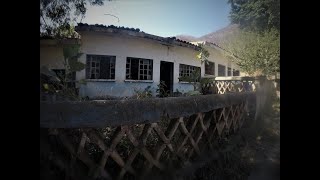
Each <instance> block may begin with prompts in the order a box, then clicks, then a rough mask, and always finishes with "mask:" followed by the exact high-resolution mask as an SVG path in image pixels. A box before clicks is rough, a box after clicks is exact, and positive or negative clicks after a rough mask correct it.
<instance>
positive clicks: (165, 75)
mask: <svg viewBox="0 0 320 180" xmlns="http://www.w3.org/2000/svg"><path fill="white" fill-rule="evenodd" d="M161 81H164V83H165V85H166V87H165V90H167V91H169V94H172V93H173V63H172V62H167V61H161V62H160V82H161Z"/></svg>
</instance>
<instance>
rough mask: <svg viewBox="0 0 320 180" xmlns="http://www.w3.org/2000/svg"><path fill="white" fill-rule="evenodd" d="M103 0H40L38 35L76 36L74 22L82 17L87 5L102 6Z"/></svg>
mask: <svg viewBox="0 0 320 180" xmlns="http://www.w3.org/2000/svg"><path fill="white" fill-rule="evenodd" d="M104 1H105V0H40V36H50V37H55V38H65V37H69V38H70V37H78V35H77V33H76V32H75V31H74V24H75V23H76V22H79V21H80V22H81V20H82V19H83V18H84V16H85V14H86V12H87V7H88V5H91V6H102V5H103V4H104ZM107 1H110V0H107Z"/></svg>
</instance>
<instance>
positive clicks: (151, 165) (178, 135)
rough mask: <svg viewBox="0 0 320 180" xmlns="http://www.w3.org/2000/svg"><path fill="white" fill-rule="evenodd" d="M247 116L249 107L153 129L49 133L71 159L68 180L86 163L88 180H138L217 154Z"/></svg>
mask: <svg viewBox="0 0 320 180" xmlns="http://www.w3.org/2000/svg"><path fill="white" fill-rule="evenodd" d="M228 86H229V85H228ZM233 88H234V87H233ZM244 114H245V102H243V103H241V104H237V105H233V106H230V107H225V108H221V109H216V110H212V111H209V112H199V113H197V114H194V115H192V116H189V117H179V118H174V119H168V118H164V119H163V120H162V121H160V122H157V123H151V124H136V125H130V126H119V127H106V128H101V129H93V128H87V129H50V134H51V135H54V136H55V137H57V138H58V139H59V140H60V142H61V145H62V147H63V148H64V150H65V151H66V152H68V153H69V154H70V157H71V158H67V160H68V162H69V165H68V166H66V167H65V168H64V171H65V174H66V177H69V178H70V179H77V177H76V174H77V172H75V171H73V168H72V167H75V166H77V164H79V163H80V162H81V164H83V165H84V166H86V169H87V172H85V174H87V177H88V178H89V179H90V178H99V179H132V178H133V179H135V178H143V177H146V176H147V175H148V174H149V173H152V172H153V171H154V170H157V171H159V172H162V171H166V169H167V168H170V167H176V168H178V167H183V166H184V165H186V164H188V163H192V161H193V160H194V158H193V157H198V156H199V155H200V154H201V153H202V152H203V151H206V150H213V147H212V143H213V142H214V141H215V140H217V139H219V138H222V137H223V136H224V135H226V134H231V133H235V132H237V131H238V130H239V128H241V125H242V124H243V121H244V119H245V118H244Z"/></svg>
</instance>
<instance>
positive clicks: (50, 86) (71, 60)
mask: <svg viewBox="0 0 320 180" xmlns="http://www.w3.org/2000/svg"><path fill="white" fill-rule="evenodd" d="M81 55H82V53H80V45H65V46H64V47H63V56H64V61H63V65H64V67H63V69H62V71H59V72H54V71H52V70H50V69H49V68H47V67H42V68H41V69H40V75H41V77H40V81H41V86H42V88H41V89H42V91H43V92H45V93H49V94H56V95H59V96H62V97H65V98H66V99H72V100H80V99H79V96H78V89H77V88H76V83H78V84H84V83H85V81H84V80H80V81H77V80H76V79H75V73H76V72H78V71H81V70H83V69H84V68H85V64H84V63H81V62H79V61H78V58H79V57H80V56H81Z"/></svg>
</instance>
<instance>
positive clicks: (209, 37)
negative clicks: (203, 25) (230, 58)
mask: <svg viewBox="0 0 320 180" xmlns="http://www.w3.org/2000/svg"><path fill="white" fill-rule="evenodd" d="M238 29H239V26H238V25H236V24H231V25H228V26H227V27H224V28H222V29H219V30H217V31H215V32H212V33H209V34H206V35H204V36H201V37H198V38H196V37H193V36H189V35H178V36H176V38H178V39H181V40H184V41H189V42H192V41H208V42H211V43H216V44H221V42H222V41H223V40H224V39H226V37H227V36H229V35H231V34H232V33H234V32H235V31H237V30H238Z"/></svg>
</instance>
